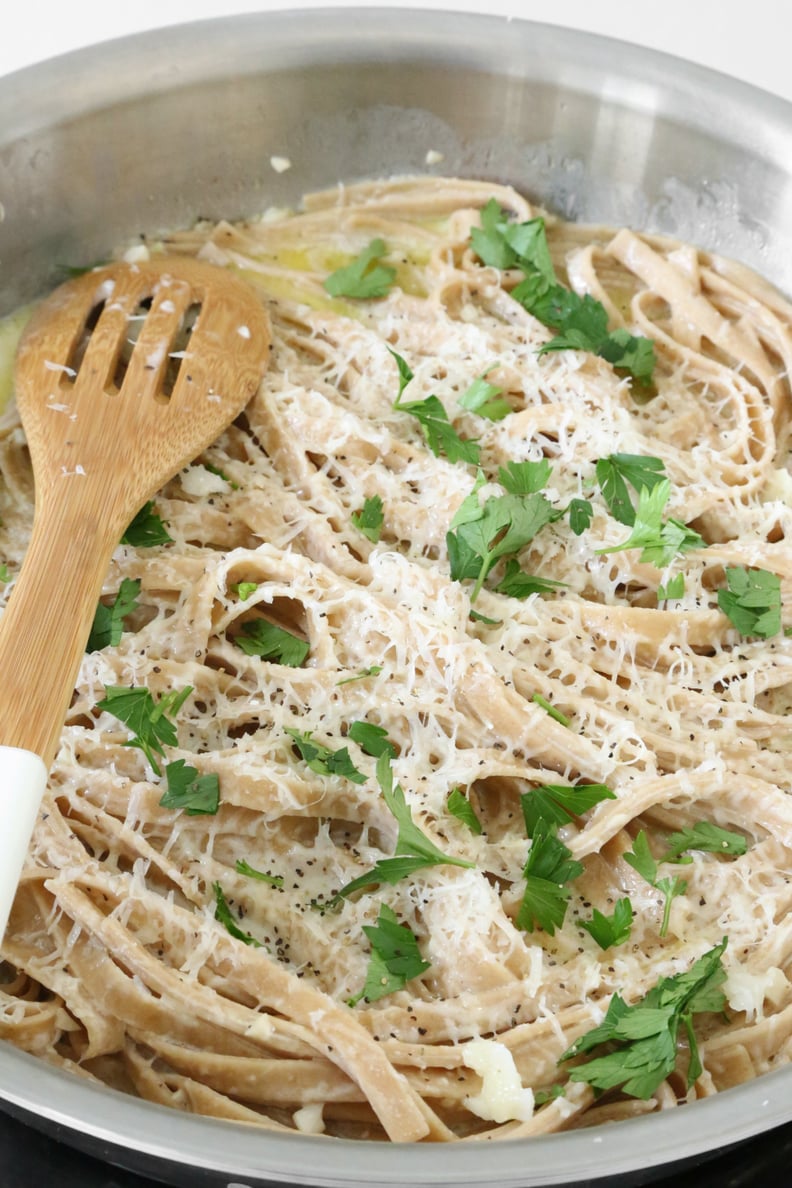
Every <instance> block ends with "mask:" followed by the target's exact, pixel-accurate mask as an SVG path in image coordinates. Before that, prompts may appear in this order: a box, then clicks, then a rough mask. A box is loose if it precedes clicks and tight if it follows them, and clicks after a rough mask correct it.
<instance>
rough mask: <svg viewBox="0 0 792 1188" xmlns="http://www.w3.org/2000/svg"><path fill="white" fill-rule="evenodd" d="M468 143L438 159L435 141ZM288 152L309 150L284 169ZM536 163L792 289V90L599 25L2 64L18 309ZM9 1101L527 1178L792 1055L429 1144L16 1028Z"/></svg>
mask: <svg viewBox="0 0 792 1188" xmlns="http://www.w3.org/2000/svg"><path fill="white" fill-rule="evenodd" d="M430 151H432V152H434V153H439V154H442V158H443V159H442V161H439V162H438V163H437V164H435V165H432V166H431V167H429V166H427V164H426V155H427V152H430ZM273 156H282V157H288V158H289V159H290V161H291V163H292V165H291V168H290V169H289V170H288V171H286V172H284V173H277V172H276V171H275V170H274V169H273V168H272V166H271V164H270V158H271V157H273ZM408 172H410V173H414V172H443V173H459V174H466V175H477V176H483V177H489V178H493V179H497V180H507V181H510V182H513V183H514V184H515V185H517V186H518V187H520V188H521V189H522V190H524V191H525V192H526V193H528V194H529V195H531V196H532V197H533V198H535V199H537V200H538V201H540V202H543V203H545V204H546V205H548V206H550V207H552V208H553V209H555V210H557V211H558V212H559V213H562V214H564V215H566V216H567V217H574V218H578V219H582V220H593V221H606V222H620V223H632V224H634V225H640V226H643V227H648V228H651V229H655V230H660V231H669V232H673V233H676V234H679V235H682V236H684V237H686V238H689V239H692V240H694V241H697V242H699V243H701V244H703V245H704V246H707V247H710V248H713V249H716V250H720V251H723V252H725V253H728V254H730V255H734V256H736V257H738V258H741V259H743V260H744V261H746V262H747V263H750V264H752V265H754V266H756V267H758V268H760V269H761V270H762V271H763V272H764V273H765V274H766V275H768V276H769V277H771V278H772V279H773V280H775V281H776V282H777V283H778V284H779V285H781V286H782V287H784V288H785V289H787V290H788V291H792V108H791V107H790V105H789V104H786V103H785V102H784V101H782V100H780V99H776V98H774V97H773V96H771V95H768V94H764V93H763V92H760V91H757V90H754V89H752V88H750V87H748V86H746V85H743V84H740V83H737V82H735V81H733V80H729V79H727V78H724V77H721V76H719V75H715V74H712V73H710V72H708V71H706V70H704V69H703V68H699V67H694V66H692V65H688V64H685V63H683V62H680V61H677V60H675V59H671V58H667V57H665V56H664V55H660V54H656V53H653V52H651V51H648V50H639V49H637V48H635V47H629V46H624V45H621V44H619V43H615V42H611V41H608V40H605V39H602V38H598V37H594V36H591V35H588V34H578V33H574V32H571V31H569V30H562V29H556V28H552V27H549V26H541V25H535V24H532V23H529V22H517V21H507V20H504V19H502V18H491V17H485V16H481V17H475V16H469V15H461V14H459V15H454V14H449V13H433V12H428V11H426V12H419V11H413V10H404V11H401V12H400V11H398V10H392V9H371V10H360V9H358V10H347V11H344V10H342V9H338V10H328V9H325V10H316V11H313V12H310V13H307V12H301V11H297V10H293V11H289V12H281V13H270V14H264V15H260V16H255V15H253V16H244V17H238V18H228V19H225V18H224V19H221V20H219V21H211V22H202V23H199V24H195V25H189V26H184V27H179V28H173V29H166V30H160V31H157V32H156V33H151V34H144V35H141V36H136V37H132V38H127V39H124V40H122V41H119V42H114V43H110V44H109V45H107V46H99V47H96V48H92V49H90V50H85V51H79V52H77V53H74V54H71V55H69V56H67V57H64V58H60V59H56V60H54V61H52V62H49V63H45V64H43V65H40V66H35V67H32V68H30V69H28V70H24V71H20V72H19V73H17V74H15V75H11V76H8V77H6V78H5V79H0V204H2V208H1V210H0V215H1V216H2V221H0V312H3V311H5V310H8V309H11V308H13V307H14V306H15V305H17V304H19V303H20V302H21V301H23V300H27V299H28V298H30V297H32V296H33V295H35V294H37V293H39V292H40V291H42V290H43V289H44V288H45V287H46V286H47V285H49V284H51V283H52V282H53V281H54V279H55V278H56V275H57V274H58V270H59V269H61V268H62V267H63V266H64V265H74V264H85V263H91V262H93V261H94V260H95V259H97V258H101V257H102V256H103V255H104V254H106V253H107V252H108V250H109V249H110V248H111V247H115V246H117V245H118V244H119V243H120V242H124V241H127V240H129V241H132V240H134V238H135V237H136V236H137V235H138V234H139V233H140V232H143V231H144V232H146V233H148V234H152V233H156V232H158V231H161V230H164V229H167V228H169V227H173V226H177V225H183V224H185V223H189V222H190V221H192V220H193V219H194V218H196V217H198V216H201V215H206V216H209V217H217V216H220V215H223V216H225V217H234V216H237V215H244V214H248V213H251V212H255V211H257V210H259V209H261V208H263V207H265V206H268V205H270V204H277V205H282V204H285V203H290V202H294V201H296V200H297V199H298V197H299V195H300V194H301V193H303V192H304V191H305V190H308V189H312V188H316V187H321V186H326V185H331V184H333V183H335V182H336V181H339V180H342V179H343V180H352V179H356V178H361V177H370V176H374V175H380V174H394V173H408ZM0 1098H2V1099H3V1100H4V1102H5V1108H7V1109H9V1110H10V1111H11V1112H13V1113H16V1114H18V1115H20V1116H24V1117H25V1118H26V1119H28V1120H30V1121H32V1122H34V1124H36V1125H38V1126H40V1127H43V1128H46V1129H48V1130H50V1131H52V1132H55V1133H57V1134H58V1135H59V1136H60V1137H62V1138H63V1139H64V1140H65V1141H68V1142H70V1143H72V1144H73V1145H75V1146H77V1147H79V1148H81V1149H83V1150H86V1151H89V1152H91V1153H93V1154H98V1155H100V1156H101V1157H103V1158H108V1159H111V1160H115V1161H117V1162H119V1163H121V1164H123V1165H124V1166H127V1167H131V1168H133V1169H135V1170H138V1171H141V1172H144V1173H146V1174H148V1175H152V1176H158V1177H159V1178H161V1179H162V1180H163V1182H166V1183H171V1184H184V1185H190V1186H191V1188H192V1186H198V1185H212V1186H215V1185H216V1186H220V1185H222V1186H223V1188H245V1186H249V1188H253V1186H255V1188H259V1186H262V1185H270V1184H275V1183H278V1184H304V1183H305V1184H315V1185H333V1186H336V1188H341V1186H342V1185H358V1186H360V1185H367V1184H372V1183H376V1184H381V1185H386V1186H389V1188H396V1186H400V1185H405V1186H406V1185H415V1184H423V1185H428V1186H440V1185H444V1186H450V1185H459V1186H467V1188H473V1186H476V1185H480V1186H483V1185H486V1184H492V1183H497V1184H498V1185H500V1186H502V1188H534V1186H539V1185H551V1184H572V1183H579V1184H583V1183H587V1184H590V1183H592V1182H594V1181H598V1180H599V1181H601V1182H603V1183H604V1182H607V1183H608V1184H611V1185H618V1184H628V1183H629V1184H641V1183H647V1182H649V1181H650V1180H651V1179H652V1178H653V1176H656V1175H657V1174H659V1172H660V1171H661V1170H663V1171H665V1172H666V1173H667V1172H668V1171H669V1170H670V1168H669V1161H673V1162H676V1161H683V1160H691V1159H695V1158H699V1157H701V1156H702V1154H704V1153H706V1152H707V1151H711V1150H715V1149H717V1148H720V1147H723V1146H724V1145H727V1144H728V1143H733V1142H737V1141H739V1140H740V1139H742V1138H745V1137H747V1136H749V1135H752V1134H754V1133H757V1132H758V1131H761V1130H763V1129H766V1128H769V1127H772V1126H776V1125H778V1124H780V1123H782V1122H784V1121H787V1120H789V1118H790V1117H792V1069H787V1070H782V1071H780V1072H778V1073H774V1074H771V1075H770V1076H767V1077H765V1078H762V1079H761V1080H759V1081H756V1082H753V1083H751V1084H748V1085H745V1086H743V1087H741V1088H739V1089H735V1090H731V1091H729V1092H728V1093H725V1094H722V1095H721V1096H720V1097H718V1098H714V1099H709V1100H707V1101H703V1102H700V1103H698V1104H697V1105H696V1106H695V1107H694V1108H690V1109H689V1108H683V1109H678V1110H673V1111H669V1112H666V1113H663V1114H661V1115H658V1116H657V1117H649V1118H643V1119H638V1120H636V1121H632V1122H627V1123H621V1124H619V1127H618V1132H616V1130H615V1129H611V1128H608V1129H600V1130H596V1129H593V1130H584V1131H579V1132H574V1133H570V1134H567V1135H555V1136H548V1137H546V1138H539V1139H535V1140H532V1141H531V1142H530V1144H519V1143H509V1142H502V1143H498V1144H497V1145H496V1146H493V1145H492V1144H484V1143H482V1144H477V1143H473V1144H470V1143H465V1144H458V1145H454V1146H451V1147H448V1146H442V1147H441V1146H435V1147H427V1146H419V1147H413V1148H404V1147H396V1146H388V1147H386V1146H384V1145H364V1144H356V1143H343V1142H335V1141H326V1140H321V1139H314V1138H307V1137H303V1136H299V1135H295V1136H283V1135H279V1134H274V1135H267V1134H262V1133H257V1132H254V1131H253V1130H250V1129H248V1128H243V1127H237V1126H231V1125H229V1124H226V1123H221V1122H215V1121H209V1120H206V1119H201V1118H196V1117H191V1116H185V1115H181V1114H176V1113H172V1112H166V1111H163V1110H161V1109H159V1108H158V1107H154V1106H152V1105H149V1104H148V1103H145V1102H139V1101H136V1100H133V1099H129V1098H127V1097H123V1096H121V1095H119V1094H116V1093H113V1092H109V1091H107V1090H102V1089H100V1088H97V1087H96V1086H94V1085H91V1084H89V1083H87V1082H86V1083H83V1082H82V1081H80V1080H79V1079H77V1078H72V1077H68V1076H66V1075H64V1074H61V1073H60V1072H58V1071H57V1070H54V1069H51V1068H48V1067H46V1066H45V1065H43V1064H41V1063H40V1062H37V1061H35V1060H33V1059H31V1058H30V1057H28V1056H26V1055H24V1054H22V1053H20V1052H17V1051H16V1050H14V1049H12V1048H10V1047H9V1046H8V1045H6V1044H0Z"/></svg>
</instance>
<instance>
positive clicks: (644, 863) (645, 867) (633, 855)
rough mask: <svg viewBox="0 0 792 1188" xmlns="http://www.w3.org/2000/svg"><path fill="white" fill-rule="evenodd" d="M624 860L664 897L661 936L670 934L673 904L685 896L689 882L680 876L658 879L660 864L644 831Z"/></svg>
mask: <svg viewBox="0 0 792 1188" xmlns="http://www.w3.org/2000/svg"><path fill="white" fill-rule="evenodd" d="M624 860H625V862H628V863H629V864H630V866H631V867H632V868H633V870H637V871H638V874H639V875H641V877H642V878H644V879H646V881H647V883H649V885H650V886H651V887H654V888H655V890H656V891H659V892H660V894H661V895H662V896H663V898H664V901H665V906H664V908H663V920H662V923H661V925H660V935H661V936H665V935H666V933H667V932H668V924H669V920H670V916H671V904H672V902H673V901H674V899H676V897H677V896H678V895H684V893H685V891H686V890H687V882H686V881H685V879H680V878H679V876H678V875H674V876H672V877H667V878H663V879H660V878H658V877H657V866H658V863H657V862H656V860H655V858H654V856H653V854H652V851H651V850H650V849H649V840H648V838H647V836H646V834H645V833H644V831H643V829H642V830H641V831H640V833H639V834H638V836H637V837H636V839H635V841H634V842H633V848H632V850H628V851H627V852H626V853H625V855H624ZM661 861H664V859H661Z"/></svg>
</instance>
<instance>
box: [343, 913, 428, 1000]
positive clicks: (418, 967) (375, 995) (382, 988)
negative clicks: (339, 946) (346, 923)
mask: <svg viewBox="0 0 792 1188" xmlns="http://www.w3.org/2000/svg"><path fill="white" fill-rule="evenodd" d="M363 931H364V932H365V934H366V936H367V937H368V939H369V941H370V942H371V957H370V959H369V967H368V972H367V974H366V982H365V985H364V986H363V989H362V990H361V991H360V993H359V994H356V995H355V996H354V998H351V999H350V1000H349V1005H350V1006H355V1004H356V1003H358V1002H360V1000H361V998H364V999H365V1000H366V1002H376V1001H377V999H379V998H384V997H385V995H386V994H392V993H393V992H394V990H402V989H403V988H404V986H406V984H407V982H409V981H411V980H412V978H417V977H418V976H419V975H420V974H422V973H424V972H425V971H426V970H427V969H429V968H430V965H429V962H428V961H424V959H423V957H422V956H421V951H420V949H419V948H418V941H417V939H416V937H415V935H414V933H413V932H412V929H411V928H410V927H409V926H408V925H407V924H400V923H399V921H398V920H397V918H396V913H395V912H394V911H393V910H392V909H391V908H389V907H388V905H387V904H386V903H383V904H381V905H380V910H379V916H378V918H377V923H376V924H375V925H371V924H364V925H363Z"/></svg>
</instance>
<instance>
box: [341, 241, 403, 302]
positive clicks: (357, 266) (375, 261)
mask: <svg viewBox="0 0 792 1188" xmlns="http://www.w3.org/2000/svg"><path fill="white" fill-rule="evenodd" d="M387 250H388V249H387V248H386V247H385V243H384V241H383V240H382V239H379V238H378V239H372V241H371V243H370V244H368V246H367V247H365V248H363V250H362V251H361V252H359V253H358V255H357V256H355V258H354V260H352V261H351V262H350V263H349V264H346V265H344V267H343V268H337V269H336V270H335V272H332V273H331V274H330V276H328V277H327V278H326V279H325V281H324V288H325V291H326V292H328V293H329V294H330V296H331V297H357V298H360V299H362V300H366V299H368V298H371V297H385V296H386V294H387V293H388V292H389V291H390V289H391V286H392V285H393V282H394V281H395V280H396V269H395V268H391V267H389V266H388V265H386V264H380V263H379V261H380V260H381V259H382V257H383V256H384V255H386V254H387Z"/></svg>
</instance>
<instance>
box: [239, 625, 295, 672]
mask: <svg viewBox="0 0 792 1188" xmlns="http://www.w3.org/2000/svg"><path fill="white" fill-rule="evenodd" d="M234 643H235V644H236V645H237V647H238V648H241V649H242V651H243V652H244V653H245V655H247V656H261V658H262V660H274V661H275V662H276V663H277V664H285V665H286V666H287V667H289V668H299V667H300V665H301V664H302V663H303V661H304V660H305V657H306V656H307V655H308V653H309V652H310V650H311V645H310V643H309V641H308V640H306V639H301V638H300V636H299V635H294V634H293V633H292V632H291V631H287V630H286V629H285V627H278V625H277V624H276V623H270V622H269V621H268V620H267V619H251V620H249V621H248V622H247V623H245V624H244V626H243V627H242V635H237V636H235V638H234Z"/></svg>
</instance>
